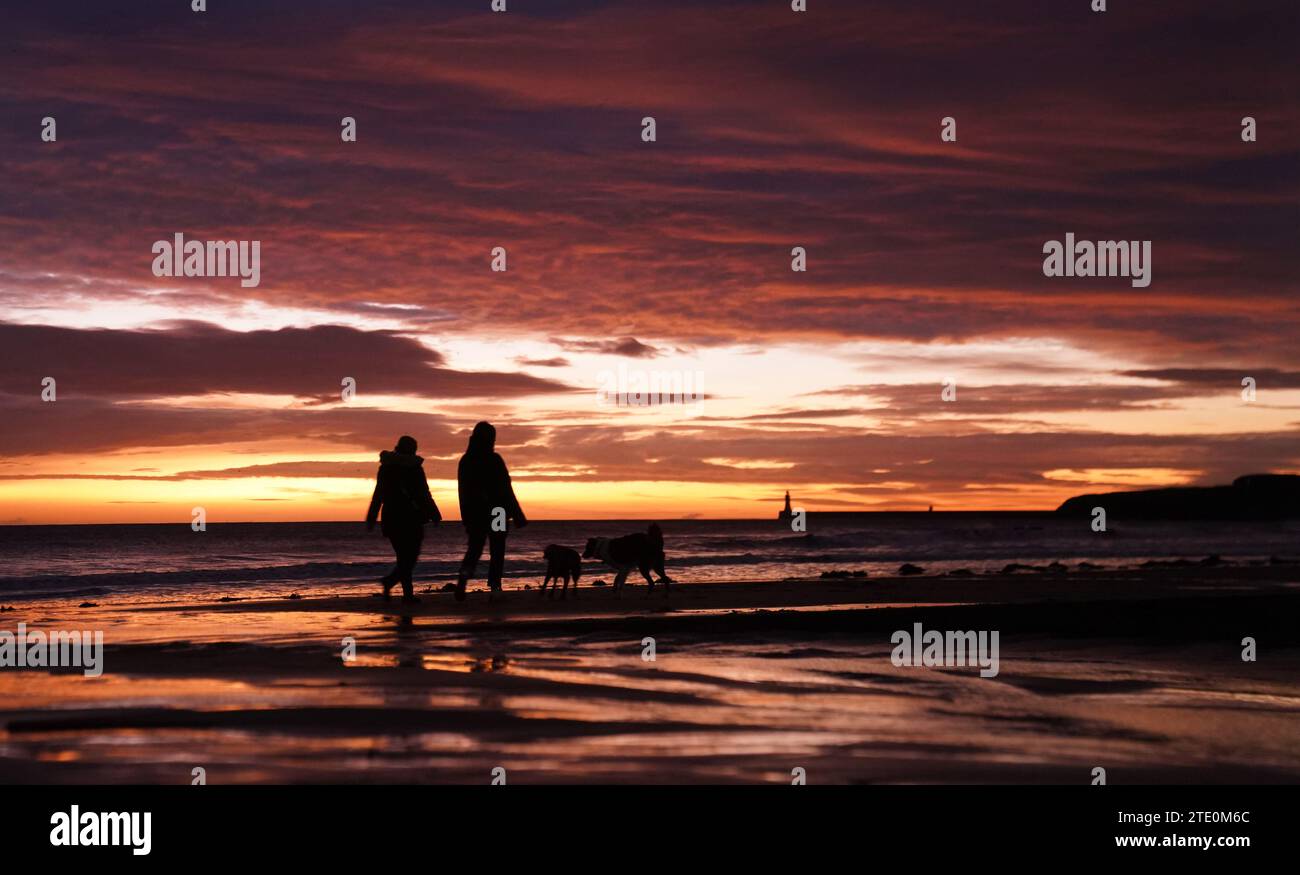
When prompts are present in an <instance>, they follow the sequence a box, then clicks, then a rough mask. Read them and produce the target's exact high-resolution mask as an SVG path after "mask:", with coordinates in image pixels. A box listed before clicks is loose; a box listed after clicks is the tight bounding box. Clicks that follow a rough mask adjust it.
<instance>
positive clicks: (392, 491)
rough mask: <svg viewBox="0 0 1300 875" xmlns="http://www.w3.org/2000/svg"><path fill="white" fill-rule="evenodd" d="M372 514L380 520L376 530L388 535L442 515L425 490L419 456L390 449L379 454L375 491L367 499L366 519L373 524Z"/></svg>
mask: <svg viewBox="0 0 1300 875" xmlns="http://www.w3.org/2000/svg"><path fill="white" fill-rule="evenodd" d="M381 512H382V516H381ZM376 517H379V518H380V519H381V520H382V522H381V524H380V530H381V531H382V532H383V533H384V534H385V535H386V536H388V537H390V538H391V537H394V536H397V537H401V536H403V535H409V534H413V533H415V532H418V531H420V530H421V529H422V528H423V526H424V524H425V523H426V522H434V523H436V522H438V521H439V520H441V519H442V514H441V513H439V512H438V505H437V504H435V503H434V501H433V496H432V495H431V494H430V493H429V481H428V480H426V479H425V476H424V458H423V457H422V456H417V455H415V454H414V453H395V452H393V451H392V450H384V451H383V452H382V453H380V454H379V473H378V475H376V477H375V494H374V495H373V496H372V497H371V499H370V510H368V511H367V512H366V522H367V523H369V524H373V523H374V521H375V518H376Z"/></svg>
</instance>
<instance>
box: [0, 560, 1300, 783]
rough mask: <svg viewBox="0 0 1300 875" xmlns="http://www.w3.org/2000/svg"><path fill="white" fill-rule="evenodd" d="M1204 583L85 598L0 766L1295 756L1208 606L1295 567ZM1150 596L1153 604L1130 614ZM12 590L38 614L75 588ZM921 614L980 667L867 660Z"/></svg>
mask: <svg viewBox="0 0 1300 875" xmlns="http://www.w3.org/2000/svg"><path fill="white" fill-rule="evenodd" d="M1171 580H1172V578H1171ZM1210 582H1211V581H1209V580H1208V579H1201V580H1193V579H1184V578H1179V579H1177V581H1176V583H1173V584H1170V583H1168V582H1166V585H1163V586H1161V585H1158V582H1152V581H1150V580H1148V581H1147V582H1146V583H1145V584H1142V585H1136V586H1131V587H1130V589H1129V595H1130V597H1131V598H1132V599H1133V601H1131V603H1130V604H1131V610H1126V609H1125V608H1124V606H1123V605H1120V607H1119V608H1116V606H1115V604H1111V603H1109V602H1107V603H1106V606H1105V610H1104V611H1103V610H1102V609H1101V606H1100V604H1096V605H1095V604H1093V603H1091V602H1088V601H1087V600H1085V599H1076V600H1075V601H1074V602H1072V603H1070V604H1068V605H1064V606H1062V605H1060V604H1055V603H1053V602H1050V601H1040V600H1038V599H1041V597H1042V595H1043V593H1041V592H1039V593H1036V594H1034V596H1036V597H1018V598H1017V599H1011V598H1008V597H1007V593H1006V592H1001V593H999V591H996V590H994V589H993V588H984V589H972V586H973V585H972V584H969V583H967V584H963V587H964V591H965V592H966V593H967V598H966V600H965V601H962V600H961V599H957V598H953V594H954V591H955V590H954V588H953V587H951V586H943V587H932V588H931V589H930V591H928V592H925V591H924V584H923V583H921V584H919V585H918V584H917V583H915V582H914V583H912V584H910V587H911V593H910V596H911V597H910V598H904V594H903V593H902V592H901V591H900V592H899V593H898V594H897V596H896V597H894V598H893V601H892V602H890V601H889V598H891V596H890V593H891V592H892V591H891V590H890V589H889V585H888V584H886V583H884V582H882V584H881V585H879V586H877V588H876V589H875V590H874V592H873V593H872V594H873V595H878V596H881V599H882V600H881V601H880V602H878V603H872V604H871V605H870V606H868V604H867V603H866V602H865V601H863V597H864V596H863V594H862V592H861V590H859V591H858V594H857V598H858V599H859V601H858V602H857V603H856V604H853V603H848V602H845V601H844V600H842V599H838V600H837V598H836V597H833V592H835V591H839V590H831V589H827V590H826V591H823V592H821V593H820V594H818V593H817V592H816V590H815V588H813V587H814V586H815V585H813V584H810V585H809V586H810V588H809V589H807V590H803V591H801V592H800V593H799V595H800V598H792V599H789V601H791V602H796V603H797V602H801V601H809V600H812V599H813V598H814V596H820V600H821V601H822V602H823V604H821V605H814V606H812V607H816V608H818V609H817V610H808V611H793V610H780V609H776V610H772V609H768V608H767V607H766V606H767V605H768V604H769V603H770V601H771V600H772V593H771V591H770V590H765V591H764V592H762V593H759V594H758V595H756V596H755V599H757V600H758V601H759V602H760V603H761V604H762V605H764V606H765V607H762V608H753V607H749V606H746V605H744V604H741V605H740V606H739V607H737V606H736V603H737V599H738V596H737V593H739V592H740V590H736V589H734V587H733V588H732V589H729V590H727V591H726V592H725V593H724V594H721V595H717V596H716V597H715V596H713V595H712V594H710V591H709V590H708V588H707V587H700V589H701V591H703V592H704V593H705V598H704V599H703V601H704V602H705V604H700V603H699V601H700V600H693V602H694V603H688V604H683V605H682V608H684V610H674V609H670V610H669V611H667V612H665V611H663V610H653V611H651V610H647V609H646V607H645V606H644V605H640V604H631V605H624V606H620V607H617V608H614V607H610V606H608V605H603V604H594V605H593V606H590V607H588V606H584V607H583V608H581V609H580V610H582V611H583V612H584V613H581V614H576V613H573V614H568V615H565V616H563V617H558V616H556V615H549V616H548V615H539V614H538V613H537V612H536V611H535V609H534V608H533V607H532V606H531V605H529V606H522V605H521V606H520V612H519V614H518V615H516V614H515V613H513V612H512V607H511V605H510V604H509V603H508V602H507V604H506V605H505V606H504V607H502V606H495V607H494V608H493V609H492V610H491V611H490V612H488V611H482V612H478V613H475V612H474V611H473V609H472V606H471V609H470V610H468V611H467V610H465V609H460V612H459V613H456V612H455V611H456V610H457V609H456V608H454V607H453V606H452V605H451V603H450V601H449V600H448V604H447V605H442V604H441V603H440V602H437V601H436V600H435V599H431V600H430V601H434V602H435V604H433V605H432V606H426V607H421V608H420V609H419V610H416V611H411V612H407V613H402V612H394V611H393V610H392V609H391V608H383V607H380V606H377V605H374V604H373V603H370V602H366V601H364V600H337V599H330V600H325V599H314V600H313V599H304V600H301V601H296V602H294V603H292V604H291V605H285V604H283V603H277V604H275V605H268V604H261V603H240V604H238V605H230V604H224V605H209V606H195V605H186V606H184V608H183V609H179V610H178V609H176V608H170V609H168V608H167V607H166V606H159V609H158V610H153V611H141V610H140V609H139V606H138V605H131V606H114V605H113V604H111V603H107V604H104V605H103V606H101V607H100V608H98V609H97V610H96V612H95V613H94V615H93V618H94V620H95V622H96V623H98V624H99V625H101V626H102V628H103V629H104V631H105V638H106V641H107V643H108V651H107V655H106V666H105V667H106V671H105V674H104V676H103V677H102V678H99V679H93V678H85V677H82V676H80V675H78V674H72V673H66V674H65V673H38V672H14V671H5V672H0V701H3V702H4V708H3V711H0V723H2V724H3V726H4V730H3V732H2V733H0V778H3V779H4V780H8V781H42V782H57V781H103V782H115V781H133V782H139V781H144V782H160V783H188V782H189V780H190V772H191V769H192V768H193V767H194V766H199V765H201V766H203V767H204V768H205V769H206V770H207V774H208V780H209V781H210V782H213V783H218V782H221V783H228V782H239V781H290V782H292V781H376V782H469V783H487V782H488V780H489V776H490V772H491V769H492V768H493V767H495V766H498V765H503V766H505V767H506V768H507V770H508V771H509V773H510V776H511V777H510V780H511V782H512V783H529V782H600V781H636V782H679V781H680V782H691V783H699V782H733V781H787V782H788V781H789V780H790V772H791V769H793V768H795V767H802V768H804V769H806V770H807V774H808V780H809V781H810V782H819V783H843V782H932V781H939V782H1026V781H1051V782H1066V783H1083V782H1086V781H1088V780H1090V774H1091V769H1092V768H1094V767H1095V766H1099V765H1101V766H1104V767H1105V768H1106V769H1107V772H1108V774H1109V775H1110V779H1111V780H1112V781H1115V782H1118V781H1125V782H1137V781H1156V780H1162V781H1163V780H1171V781H1197V782H1202V781H1218V780H1223V781H1269V780H1287V781H1295V780H1300V721H1297V720H1296V717H1297V714H1298V713H1300V682H1297V680H1296V678H1297V677H1300V674H1298V673H1297V671H1296V669H1297V668H1300V648H1298V647H1297V646H1296V644H1297V642H1295V641H1294V640H1293V639H1285V638H1281V637H1279V636H1280V635H1281V634H1282V632H1281V629H1280V628H1279V629H1273V630H1270V635H1271V636H1272V637H1270V639H1269V640H1270V645H1271V646H1270V651H1269V654H1268V657H1267V658H1266V659H1261V660H1260V661H1258V662H1256V663H1243V662H1242V661H1241V659H1240V657H1239V653H1238V648H1237V637H1234V636H1233V635H1230V634H1227V627H1228V626H1230V625H1231V620H1232V617H1233V612H1234V610H1236V608H1235V607H1234V606H1236V605H1240V604H1242V603H1243V601H1242V600H1243V599H1247V598H1256V599H1273V600H1283V599H1294V598H1296V596H1295V595H1294V592H1295V589H1294V586H1293V584H1294V581H1292V580H1290V579H1289V578H1287V579H1272V578H1268V579H1266V578H1264V577H1263V575H1260V574H1255V575H1253V576H1252V575H1248V574H1245V573H1242V574H1237V575H1235V576H1234V574H1228V573H1220V574H1219V575H1218V577H1217V584H1216V586H1218V587H1219V588H1220V590H1221V591H1219V594H1217V595H1213V594H1210V593H1208V592H1207V584H1208V583H1210ZM1103 585H1104V584H1103ZM767 586H769V587H770V586H771V585H767ZM1017 586H1022V587H1023V584H1020V583H1019V582H1017ZM1223 588H1226V589H1223ZM1016 592H1021V590H1016ZM1107 592H1108V593H1110V591H1109V590H1108V591H1107ZM999 594H1001V595H1002V596H1003V598H1001V599H998V598H993V596H996V595H999ZM1153 596H1158V599H1157V600H1156V601H1155V602H1152V601H1151V598H1152V597H1153ZM1207 599H1208V600H1210V601H1205V600H1207ZM590 601H591V602H592V603H595V602H597V601H598V599H597V598H592V599H591V600H590ZM632 601H635V600H632ZM683 601H685V600H683ZM742 601H743V600H742ZM990 602H1002V603H1001V604H991V603H990ZM1152 604H1156V605H1157V606H1159V610H1158V611H1157V613H1159V614H1160V615H1161V616H1163V617H1164V618H1165V620H1164V621H1163V622H1164V625H1163V626H1161V628H1159V629H1157V630H1156V631H1155V632H1154V633H1153V634H1152V635H1151V636H1142V635H1133V634H1129V633H1130V632H1131V630H1132V628H1139V627H1137V626H1132V625H1131V624H1132V623H1134V622H1137V620H1133V619H1132V618H1130V617H1128V616H1127V615H1128V614H1133V615H1135V616H1136V615H1140V614H1142V612H1148V613H1150V612H1151V611H1152V608H1151V605H1152ZM1270 604H1271V603H1270ZM885 605H889V606H888V607H886V606H885ZM1278 605H1290V606H1291V607H1294V602H1281V601H1279V602H1278ZM794 606H795V607H800V606H802V607H808V606H807V605H798V604H795V605H794ZM1256 607H1258V605H1256ZM696 608H702V609H703V610H696ZM24 609H25V610H29V611H30V615H29V616H26V617H21V618H19V619H22V620H24V621H26V622H28V623H29V624H39V625H45V626H48V627H57V625H58V623H59V620H60V618H61V617H68V618H70V617H71V616H72V615H73V614H74V613H75V609H74V608H73V607H72V606H69V605H58V604H48V605H39V606H38V605H32V606H24ZM565 610H567V611H572V610H574V609H572V608H566V609H565ZM957 611H964V612H966V613H964V614H960V615H959V614H955V613H952V612H957ZM945 612H948V613H945ZM971 612H978V613H971ZM922 614H923V615H924V617H925V620H926V623H927V626H930V627H934V628H944V623H945V622H946V620H945V618H949V619H951V620H952V622H953V623H954V624H955V625H952V626H950V627H951V628H970V627H972V626H973V625H974V624H979V623H984V624H986V625H987V624H1000V625H999V626H995V628H1001V629H1002V634H1003V641H1004V644H1003V652H1002V668H1001V672H1000V674H999V675H998V676H997V677H996V678H981V677H980V676H979V674H978V671H977V670H976V669H975V668H965V667H931V668H927V667H908V666H896V665H894V664H893V663H892V662H891V660H890V658H889V656H890V650H891V647H890V643H889V631H888V630H889V629H891V628H903V627H906V626H907V625H908V624H909V623H910V622H911V621H912V619H913V618H915V617H919V616H922ZM1293 614H1294V611H1291V615H1293ZM1251 615H1252V616H1256V615H1257V614H1256V613H1255V612H1254V611H1252V612H1251ZM77 616H78V619H79V621H80V624H81V625H84V621H85V619H86V618H85V614H84V612H82V613H81V614H77ZM1283 616H1285V614H1283ZM1106 617H1111V618H1112V619H1111V620H1104V618H1106ZM1099 618H1101V619H1099ZM1103 621H1104V622H1107V623H1111V624H1112V626H1113V628H1112V627H1111V626H1105V627H1103V626H1099V625H1098V623H1101V622H1103ZM1148 622H1150V621H1149V620H1148ZM1115 624H1118V625H1115ZM1171 624H1172V625H1171ZM1221 627H1222V628H1221ZM1221 631H1222V634H1220V632H1221ZM1274 633H1276V634H1274ZM1260 634H1261V635H1262V634H1264V632H1263V631H1261V632H1260ZM1291 634H1292V636H1293V635H1294V633H1291ZM645 635H652V636H654V637H655V638H656V642H657V647H656V658H655V660H654V661H653V662H647V661H645V660H643V658H642V651H643V648H642V644H641V641H642V638H643V636H645ZM345 638H351V639H353V640H354V641H355V650H356V653H355V658H352V659H347V658H345V657H344V639H345Z"/></svg>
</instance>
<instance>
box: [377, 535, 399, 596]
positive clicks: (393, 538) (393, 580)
mask: <svg viewBox="0 0 1300 875" xmlns="http://www.w3.org/2000/svg"><path fill="white" fill-rule="evenodd" d="M388 543H390V544H392V545H393V570H392V571H389V572H388V573H387V574H385V575H384V576H383V577H381V578H379V581H380V583H381V584H382V586H383V587H384V600H385V601H387V600H388V599H390V598H392V594H391V593H392V590H393V587H394V586H396V585H397V581H398V580H399V579H401V576H402V538H401V537H400V536H398V535H389V536H388Z"/></svg>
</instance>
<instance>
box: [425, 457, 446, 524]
mask: <svg viewBox="0 0 1300 875" xmlns="http://www.w3.org/2000/svg"><path fill="white" fill-rule="evenodd" d="M420 503H421V504H422V505H424V514H425V516H426V517H427V518H428V520H429V522H431V523H438V522H442V514H441V513H439V512H438V504H437V502H435V501H434V500H433V493H431V492H430V491H429V478H428V477H426V476H424V469H423V468H421V469H420Z"/></svg>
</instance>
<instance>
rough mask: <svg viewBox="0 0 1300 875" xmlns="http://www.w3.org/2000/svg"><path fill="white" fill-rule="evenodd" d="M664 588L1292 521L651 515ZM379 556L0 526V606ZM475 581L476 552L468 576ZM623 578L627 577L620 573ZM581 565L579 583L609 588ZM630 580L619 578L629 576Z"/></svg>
mask: <svg viewBox="0 0 1300 875" xmlns="http://www.w3.org/2000/svg"><path fill="white" fill-rule="evenodd" d="M659 524H660V526H661V528H662V529H663V532H664V541H665V552H666V555H667V570H668V573H669V574H670V575H671V576H672V577H673V578H674V580H675V581H677V582H679V583H682V584H686V585H689V584H691V583H701V582H717V581H779V580H784V579H787V578H806V577H818V576H820V575H822V574H824V573H835V572H866V573H867V575H868V576H881V575H894V574H897V573H898V570H899V567H900V566H901V565H902V564H904V563H910V564H913V565H916V566H919V567H920V568H922V569H923V570H924V573H926V574H945V573H948V572H951V571H956V570H958V569H966V570H968V571H970V572H972V573H975V574H984V573H990V572H998V571H1000V570H1002V569H1003V568H1004V567H1005V566H1006V565H1009V564H1013V563H1015V564H1021V565H1033V566H1038V567H1042V566H1045V565H1047V564H1049V563H1053V562H1059V563H1063V564H1064V565H1067V566H1071V567H1075V566H1078V564H1079V563H1090V564H1092V565H1097V566H1102V567H1115V568H1121V567H1133V566H1136V565H1141V564H1142V563H1144V562H1170V561H1202V560H1205V559H1206V558H1207V557H1211V556H1218V557H1220V558H1221V559H1222V560H1224V561H1228V562H1233V563H1252V562H1253V563H1257V564H1258V563H1266V562H1270V561H1271V562H1292V561H1297V560H1298V557H1300V520H1285V521H1273V522H1187V521H1168V522H1158V521H1150V522H1127V523H1121V524H1119V525H1113V524H1112V525H1111V526H1110V530H1109V531H1108V532H1105V533H1097V532H1093V531H1092V528H1091V518H1086V517H1085V518H1064V517H1060V516H1057V515H1054V514H1052V513H1048V512H1042V513H1040V512H993V513H981V512H969V513H961V512H948V513H943V512H938V513H924V512H922V513H828V514H816V513H812V514H809V515H808V516H807V531H805V532H795V531H792V530H791V527H790V525H789V523H781V522H778V521H777V520H776V519H772V520H699V519H687V520H660V521H659ZM647 525H648V521H645V520H621V521H620V520H598V521H596V520H591V521H586V520H538V521H534V522H531V523H530V524H529V525H528V526H527V527H526V528H524V529H521V530H518V531H513V532H511V533H510V536H509V540H508V549H507V557H506V578H507V586H508V587H513V585H514V584H515V583H517V584H518V585H519V586H522V585H523V584H525V583H537V582H540V580H541V577H542V574H543V571H544V562H543V560H542V550H543V549H544V548H545V547H546V546H547V545H548V544H563V545H567V546H570V547H573V548H574V549H577V550H578V551H579V552H581V550H582V548H583V545H584V544H585V542H586V540H587V538H590V537H598V536H604V537H616V536H619V535H623V534H627V533H629V532H636V531H645V529H646V526H647ZM464 549H465V533H464V529H463V528H462V527H461V525H460V524H459V523H458V522H455V521H448V522H444V523H443V524H442V525H440V526H436V527H434V526H430V527H428V529H427V530H426V535H425V540H424V551H423V554H422V556H421V559H420V563H419V566H418V568H417V580H416V584H417V589H426V588H427V587H429V586H433V587H435V588H436V587H439V586H441V585H442V584H443V583H445V582H447V581H450V580H454V579H455V577H456V572H457V569H458V568H459V566H460V561H461V557H462V555H463V552H464ZM391 564H392V553H391V550H390V548H389V545H388V542H387V541H386V540H385V539H384V538H383V537H382V536H381V535H380V534H379V532H378V530H376V531H374V532H367V531H366V529H365V527H364V525H363V524H361V523H358V522H332V523H330V522H322V523H316V522H313V523H210V524H209V525H208V526H207V528H206V530H205V531H197V532H196V531H193V530H191V528H190V526H189V525H188V524H180V525H175V524H154V525H132V524H127V525H70V526H27V525H20V526H0V604H3V603H5V602H13V601H18V600H30V599H56V600H63V599H78V600H89V599H95V598H99V597H115V598H128V599H131V598H139V599H154V598H160V597H193V598H221V597H226V596H228V597H244V598H251V597H259V596H285V595H291V594H293V593H295V592H301V593H302V594H304V595H305V594H307V593H308V592H310V593H312V594H319V593H321V592H327V591H329V590H350V589H358V588H365V587H369V588H374V589H376V590H377V588H378V586H377V583H376V581H377V580H378V578H379V577H380V575H382V574H384V573H385V572H386V571H388V570H389V568H390V567H391ZM486 572H487V557H486V555H485V556H484V557H483V559H482V561H481V562H480V565H479V569H478V578H477V579H479V580H480V581H481V580H482V579H483V577H484V576H485V575H486ZM634 577H635V575H634ZM610 579H611V576H610V572H609V569H607V568H605V567H603V566H601V565H600V563H598V562H595V561H588V562H585V563H584V574H583V583H584V584H590V583H591V582H592V581H595V580H605V581H609V580H610ZM633 582H635V581H633Z"/></svg>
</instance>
